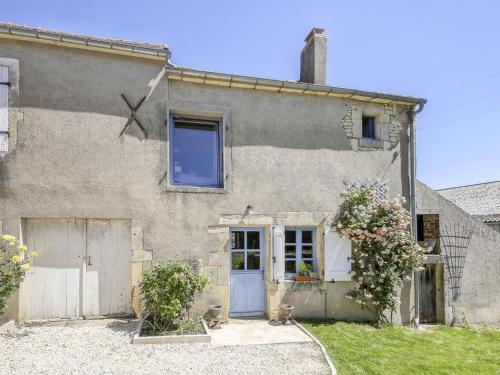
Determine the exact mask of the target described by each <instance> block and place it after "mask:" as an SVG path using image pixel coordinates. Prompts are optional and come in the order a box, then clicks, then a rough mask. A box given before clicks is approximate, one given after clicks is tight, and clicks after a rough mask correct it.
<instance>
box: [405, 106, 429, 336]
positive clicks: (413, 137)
mask: <svg viewBox="0 0 500 375" xmlns="http://www.w3.org/2000/svg"><path fill="white" fill-rule="evenodd" d="M424 106H425V103H420V104H419V105H418V108H417V109H416V110H413V111H410V112H409V113H408V115H409V120H410V208H411V234H412V235H413V238H414V239H415V241H417V153H416V149H417V129H416V123H415V117H416V115H418V114H419V113H420V112H422V111H423V110H424ZM413 279H414V284H415V285H414V286H415V288H414V289H415V296H414V298H415V320H414V324H415V329H419V328H420V277H419V273H418V271H413Z"/></svg>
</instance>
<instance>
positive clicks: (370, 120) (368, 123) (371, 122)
mask: <svg viewBox="0 0 500 375" xmlns="http://www.w3.org/2000/svg"><path fill="white" fill-rule="evenodd" d="M362 121H363V132H362V135H363V138H371V139H375V138H376V134H375V117H374V116H363V119H362Z"/></svg>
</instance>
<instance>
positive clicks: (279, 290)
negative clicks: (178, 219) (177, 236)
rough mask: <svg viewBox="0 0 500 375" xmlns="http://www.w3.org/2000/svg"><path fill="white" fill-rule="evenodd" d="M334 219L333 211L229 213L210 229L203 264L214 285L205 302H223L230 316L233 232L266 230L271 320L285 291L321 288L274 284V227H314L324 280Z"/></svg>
mask: <svg viewBox="0 0 500 375" xmlns="http://www.w3.org/2000/svg"><path fill="white" fill-rule="evenodd" d="M332 220H333V217H332V213H331V212H319V211H314V212H302V211H300V212H279V213H276V214H274V215H271V214H251V215H244V214H243V215H242V214H233V215H231V214H228V215H221V216H220V218H219V221H218V223H217V224H215V223H214V224H215V225H213V226H210V227H208V228H207V229H208V233H209V238H211V240H210V241H211V244H210V246H209V256H208V263H207V264H205V265H203V270H204V273H205V274H207V275H208V277H209V279H210V282H209V286H208V288H207V294H206V296H205V300H204V302H205V303H221V304H222V305H223V316H224V317H227V314H228V306H229V300H230V292H229V289H230V282H229V278H230V236H229V233H230V229H231V228H238V227H245V228H251V227H256V228H263V229H264V244H265V252H266V259H265V268H264V278H265V281H266V283H265V285H266V301H267V302H266V315H267V316H268V317H270V318H272V317H275V316H276V315H277V313H278V307H279V304H280V303H281V298H282V294H283V292H284V291H286V290H288V289H290V288H292V289H293V288H295V287H296V286H297V285H306V284H307V285H311V286H315V287H319V285H320V284H321V283H322V282H324V281H320V282H300V281H299V282H297V281H295V280H284V281H283V282H280V283H279V284H277V283H275V282H273V281H272V251H271V246H272V244H271V228H272V226H273V225H283V226H285V227H287V226H288V227H310V228H312V227H314V228H316V230H315V241H316V261H317V263H316V264H317V270H316V272H317V273H318V274H319V275H320V278H321V279H322V278H323V270H324V261H323V250H322V249H323V248H324V240H323V228H324V226H325V225H327V224H329V223H331V221H332Z"/></svg>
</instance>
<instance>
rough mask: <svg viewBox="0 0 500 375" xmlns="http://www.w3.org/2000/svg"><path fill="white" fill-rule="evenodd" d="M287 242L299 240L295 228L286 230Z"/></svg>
mask: <svg viewBox="0 0 500 375" xmlns="http://www.w3.org/2000/svg"><path fill="white" fill-rule="evenodd" d="M285 242H286V243H295V242H297V237H296V232H295V231H294V230H286V231H285Z"/></svg>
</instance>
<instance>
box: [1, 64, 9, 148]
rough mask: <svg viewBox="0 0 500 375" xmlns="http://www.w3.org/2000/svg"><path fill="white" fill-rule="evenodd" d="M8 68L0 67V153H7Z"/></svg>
mask: <svg viewBox="0 0 500 375" xmlns="http://www.w3.org/2000/svg"><path fill="white" fill-rule="evenodd" d="M7 82H9V68H8V67H6V66H0V151H9V133H8V132H9V86H7V85H3V84H1V83H7Z"/></svg>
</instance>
